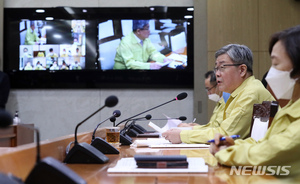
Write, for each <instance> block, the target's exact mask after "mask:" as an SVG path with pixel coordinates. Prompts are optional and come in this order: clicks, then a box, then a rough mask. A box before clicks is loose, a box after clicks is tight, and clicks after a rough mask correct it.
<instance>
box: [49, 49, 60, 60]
mask: <svg viewBox="0 0 300 184" xmlns="http://www.w3.org/2000/svg"><path fill="white" fill-rule="evenodd" d="M47 57H50V58H57V57H58V55H57V54H56V53H55V52H54V50H53V48H50V49H49V52H48V54H47Z"/></svg>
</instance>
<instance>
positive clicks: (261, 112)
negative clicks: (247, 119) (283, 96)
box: [251, 101, 279, 141]
mask: <svg viewBox="0 0 300 184" xmlns="http://www.w3.org/2000/svg"><path fill="white" fill-rule="evenodd" d="M278 105H279V103H278V102H277V101H263V102H262V104H254V105H253V113H252V122H251V137H252V138H253V139H255V140H256V141H258V140H259V139H261V138H263V137H264V135H265V133H266V132H267V130H268V128H269V127H270V125H271V123H272V121H273V118H274V116H275V114H276V113H277V110H278Z"/></svg>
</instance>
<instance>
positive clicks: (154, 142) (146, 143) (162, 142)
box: [130, 138, 209, 148]
mask: <svg viewBox="0 0 300 184" xmlns="http://www.w3.org/2000/svg"><path fill="white" fill-rule="evenodd" d="M130 146H131V147H137V148H138V147H149V148H209V144H186V143H181V144H172V143H171V142H169V141H168V140H166V139H165V138H148V139H144V140H135V141H134V142H133V143H132V144H131V145H130Z"/></svg>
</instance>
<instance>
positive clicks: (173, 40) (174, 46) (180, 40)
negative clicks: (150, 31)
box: [169, 31, 186, 52]
mask: <svg viewBox="0 0 300 184" xmlns="http://www.w3.org/2000/svg"><path fill="white" fill-rule="evenodd" d="M169 36H170V38H169V42H170V46H171V50H172V51H173V52H174V51H177V50H179V49H182V48H184V47H186V35H185V32H184V31H181V32H180V33H178V34H174V35H171V33H170V35H169Z"/></svg>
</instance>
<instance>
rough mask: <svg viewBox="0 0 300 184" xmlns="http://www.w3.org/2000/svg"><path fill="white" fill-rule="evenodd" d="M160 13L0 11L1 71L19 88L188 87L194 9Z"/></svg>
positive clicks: (60, 9) (61, 9) (126, 10)
mask: <svg viewBox="0 0 300 184" xmlns="http://www.w3.org/2000/svg"><path fill="white" fill-rule="evenodd" d="M163 9H164V10H163V11H164V12H160V7H158V10H157V11H155V8H151V7H150V8H149V7H141V8H136V7H132V8H72V7H55V8H5V9H4V44H3V48H4V52H3V58H4V62H3V70H4V71H5V72H6V73H8V74H9V76H10V79H11V83H12V87H20V88H35V87H41V88H56V87H59V88H60V87H63V88H64V87H66V86H70V88H73V87H74V88H77V87H78V86H79V88H82V87H85V86H88V87H92V88H94V87H103V86H108V87H110V86H112V84H119V85H117V86H124V87H128V86H134V87H140V86H143V87H147V86H149V87H152V86H154V87H155V86H163V87H166V86H172V87H174V86H175V87H178V86H184V87H191V86H193V70H194V68H193V62H194V61H193V58H194V55H193V52H194V45H193V44H194V41H193V37H194V32H193V8H192V7H167V8H163ZM37 10H43V13H39V12H37ZM137 21H142V22H143V21H144V22H146V24H143V26H142V27H139V26H138V29H135V28H137V26H136V22H137ZM142 40H143V41H142ZM140 41H142V42H140Z"/></svg>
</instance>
